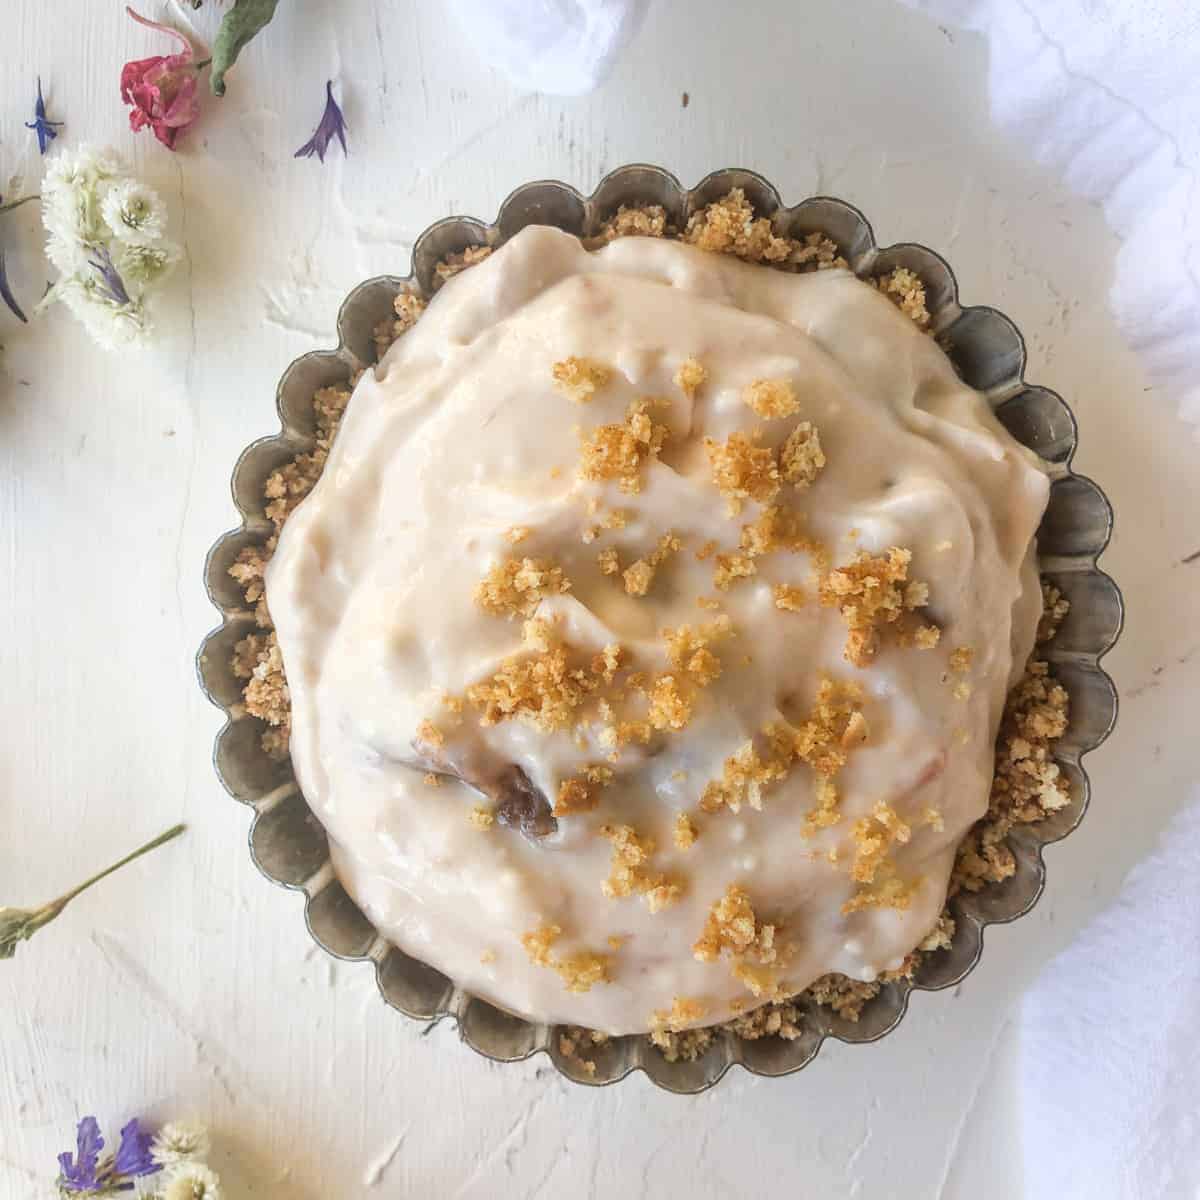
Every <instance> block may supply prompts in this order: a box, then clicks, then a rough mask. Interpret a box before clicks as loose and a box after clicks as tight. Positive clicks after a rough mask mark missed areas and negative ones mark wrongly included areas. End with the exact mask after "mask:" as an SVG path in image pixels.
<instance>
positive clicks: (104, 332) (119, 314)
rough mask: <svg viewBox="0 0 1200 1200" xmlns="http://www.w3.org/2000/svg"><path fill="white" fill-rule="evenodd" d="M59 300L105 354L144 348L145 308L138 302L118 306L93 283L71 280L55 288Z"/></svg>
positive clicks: (145, 338) (146, 335) (93, 281)
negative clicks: (128, 347) (128, 348)
mask: <svg viewBox="0 0 1200 1200" xmlns="http://www.w3.org/2000/svg"><path fill="white" fill-rule="evenodd" d="M53 295H54V298H55V299H57V300H61V301H62V302H63V303H64V304H65V305H66V306H67V308H68V309H69V310H70V311H71V314H72V315H73V316H74V317H76V318H77V319H78V320H79V321H80V323H81V324H82V325H83V327H84V328H85V329H86V330H87V331H88V333H89V334H90V335H91V337H92V340H93V341H95V342H96V344H97V345H99V346H100V347H102V348H103V349H105V350H120V349H122V348H123V347H127V346H141V345H144V344H145V342H146V340H147V337H148V335H149V332H150V326H149V322H148V321H147V319H146V308H145V305H144V304H143V303H142V301H141V300H140V299H138V300H130V301H129V302H128V303H127V304H119V303H117V302H116V301H114V300H112V299H111V298H110V297H109V296H108V295H107V294H106V293H105V292H104V291H103V289H102V288H101V287H100V285H99V284H97V283H96V281H95V280H93V279H88V278H86V277H85V278H80V277H73V278H71V279H67V280H64V281H62V282H61V283H60V284H59V285H58V286H56V287H55V289H54V292H53Z"/></svg>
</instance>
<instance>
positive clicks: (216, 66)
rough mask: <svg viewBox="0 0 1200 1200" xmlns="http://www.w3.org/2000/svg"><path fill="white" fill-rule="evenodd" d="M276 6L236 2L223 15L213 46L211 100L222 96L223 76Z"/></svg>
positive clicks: (256, 0)
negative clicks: (213, 97)
mask: <svg viewBox="0 0 1200 1200" xmlns="http://www.w3.org/2000/svg"><path fill="white" fill-rule="evenodd" d="M278 3H279V0H236V3H235V4H234V6H233V7H232V8H231V9H230V10H229V11H228V12H227V13H226V14H225V19H224V20H223V21H222V22H221V28H220V29H219V30H218V31H217V40H216V42H215V43H214V44H213V52H212V75H211V76H210V77H209V84H210V85H211V87H212V90H213V95H214V96H223V95H225V72H226V71H228V70H229V68H230V67H232V66H233V64H234V63H235V62H237V56H238V55H239V54H241V52H242V50H243V49H244V48H245V46H246V44H247V43H248V42H249V41H250V40H251V38H253V37H254V35H255V34H257V33H259V32H260V31H261V30H262V29H263V28H264V27H265V26H266V25H267V24H269V22H270V20H271V18H272V17H273V16H274V15H275V6H276V5H277V4H278Z"/></svg>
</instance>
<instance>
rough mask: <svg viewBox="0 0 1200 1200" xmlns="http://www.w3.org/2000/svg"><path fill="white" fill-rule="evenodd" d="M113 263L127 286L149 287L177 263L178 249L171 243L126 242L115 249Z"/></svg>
mask: <svg viewBox="0 0 1200 1200" xmlns="http://www.w3.org/2000/svg"><path fill="white" fill-rule="evenodd" d="M115 261H116V267H117V270H118V271H119V272H120V274H121V278H122V279H123V280H124V281H125V283H126V285H127V286H136V287H149V286H151V285H153V284H156V283H161V282H162V280H164V279H165V278H166V277H167V275H168V274H169V273H170V270H171V268H172V267H173V266H174V265H175V264H176V263H177V262H178V261H179V247H178V246H176V245H175V244H174V243H172V242H158V243H156V244H154V245H147V244H145V243H142V242H126V243H124V244H123V245H121V246H119V247H117V255H116V259H115Z"/></svg>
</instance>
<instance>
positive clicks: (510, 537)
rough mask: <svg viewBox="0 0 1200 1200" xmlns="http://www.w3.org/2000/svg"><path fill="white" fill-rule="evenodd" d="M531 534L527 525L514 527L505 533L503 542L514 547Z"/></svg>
mask: <svg viewBox="0 0 1200 1200" xmlns="http://www.w3.org/2000/svg"><path fill="white" fill-rule="evenodd" d="M532 532H533V531H532V530H531V529H530V528H529V526H528V525H514V526H513V527H512V528H511V529H508V530H506V531H505V533H504V540H505V541H506V542H507V543H508V544H509V545H510V546H516V545H519V544H520V543H521V542H523V541H524V540H525V539H526V538H527V537H528V536H529V535H530V534H531V533H532Z"/></svg>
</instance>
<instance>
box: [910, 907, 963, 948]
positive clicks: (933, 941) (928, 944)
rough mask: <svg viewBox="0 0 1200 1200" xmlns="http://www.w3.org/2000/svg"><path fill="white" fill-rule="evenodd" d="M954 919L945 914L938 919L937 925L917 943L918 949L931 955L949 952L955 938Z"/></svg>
mask: <svg viewBox="0 0 1200 1200" xmlns="http://www.w3.org/2000/svg"><path fill="white" fill-rule="evenodd" d="M954 929H955V925H954V918H953V917H952V916H951V915H950V914H949V913H948V912H943V913H942V915H941V916H940V917H938V919H937V924H936V925H935V926H934V927H933V928H932V929H931V930H930V931H929V932H928V933H927V934H926V935H925V936H924V937H923V938H922V939H921V941H920V942H918V943H917V949H918V950H923V951H924V952H925V953H926V954H930V953H932V952H933V951H935V950H949V949H950V943H951V940H952V939H953V937H954Z"/></svg>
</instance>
